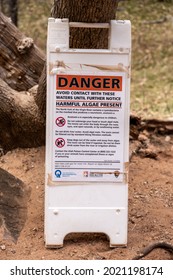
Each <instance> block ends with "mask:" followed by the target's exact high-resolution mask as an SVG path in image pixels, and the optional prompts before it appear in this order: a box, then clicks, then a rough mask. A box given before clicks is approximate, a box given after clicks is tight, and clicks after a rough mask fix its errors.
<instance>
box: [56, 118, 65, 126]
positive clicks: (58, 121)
mask: <svg viewBox="0 0 173 280" xmlns="http://www.w3.org/2000/svg"><path fill="white" fill-rule="evenodd" d="M55 122H56V125H57V126H59V127H62V126H64V125H65V123H66V120H65V119H64V118H63V117H58V118H57V119H56V121H55Z"/></svg>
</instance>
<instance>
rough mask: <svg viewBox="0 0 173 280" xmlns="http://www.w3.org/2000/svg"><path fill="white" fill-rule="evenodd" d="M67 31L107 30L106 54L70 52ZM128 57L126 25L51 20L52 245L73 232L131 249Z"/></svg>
mask: <svg viewBox="0 0 173 280" xmlns="http://www.w3.org/2000/svg"><path fill="white" fill-rule="evenodd" d="M70 27H78V28H79V27H87V28H91V27H94V28H97V27H98V28H100V27H101V28H109V48H108V49H106V50H105V49H99V50H96V49H71V48H69V29H70ZM130 57H131V24H130V22H129V21H124V20H123V21H122V20H117V21H116V20H112V21H111V22H110V24H86V23H70V22H69V21H68V19H54V18H50V19H49V21H48V39H47V124H46V178H45V180H46V186H45V243H46V246H47V247H61V246H63V241H64V238H65V236H66V235H67V234H69V233H72V232H100V233H105V234H106V235H107V236H108V237H109V240H110V246H111V247H115V246H126V245H127V224H128V223H127V221H128V161H129V99H130V97H129V96H130Z"/></svg>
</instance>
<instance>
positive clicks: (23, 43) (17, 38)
mask: <svg viewBox="0 0 173 280" xmlns="http://www.w3.org/2000/svg"><path fill="white" fill-rule="evenodd" d="M44 62H45V55H44V54H43V53H42V52H41V51H40V50H39V49H38V48H37V47H36V46H35V45H34V43H33V40H32V39H31V38H28V37H25V36H24V35H23V34H22V33H21V32H20V31H19V29H17V27H16V26H14V25H13V24H12V23H11V21H10V19H9V18H7V17H6V16H4V15H3V14H2V13H1V12H0V78H1V79H3V80H4V81H5V82H6V83H7V84H8V85H9V86H10V87H11V88H13V89H15V90H18V91H21V90H28V89H29V88H31V87H33V86H34V85H36V84H38V81H39V77H40V75H41V73H42V70H43V66H44Z"/></svg>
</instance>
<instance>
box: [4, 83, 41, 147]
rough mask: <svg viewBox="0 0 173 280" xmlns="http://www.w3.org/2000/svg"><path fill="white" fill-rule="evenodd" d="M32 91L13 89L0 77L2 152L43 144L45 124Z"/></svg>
mask: <svg viewBox="0 0 173 280" xmlns="http://www.w3.org/2000/svg"><path fill="white" fill-rule="evenodd" d="M33 91H34V89H33V90H30V91H28V92H26V91H25V92H18V91H15V90H13V89H11V88H10V87H9V86H8V85H7V84H6V83H5V82H4V81H2V80H1V79H0V120H1V121H0V145H1V146H2V148H3V151H4V152H6V151H8V150H12V149H14V148H17V147H36V146H40V145H43V144H44V140H45V124H44V120H43V117H42V115H41V114H40V111H39V110H38V107H37V105H36V104H35V101H34V94H33ZM35 91H37V89H35Z"/></svg>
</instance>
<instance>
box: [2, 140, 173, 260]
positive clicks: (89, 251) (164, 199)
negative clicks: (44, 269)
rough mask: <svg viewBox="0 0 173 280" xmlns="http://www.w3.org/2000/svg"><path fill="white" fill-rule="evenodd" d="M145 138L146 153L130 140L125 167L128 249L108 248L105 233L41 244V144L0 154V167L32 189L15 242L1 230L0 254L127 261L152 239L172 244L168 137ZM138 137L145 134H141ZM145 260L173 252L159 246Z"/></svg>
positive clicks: (172, 167)
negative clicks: (59, 243) (60, 244)
mask: <svg viewBox="0 0 173 280" xmlns="http://www.w3.org/2000/svg"><path fill="white" fill-rule="evenodd" d="M144 138H145V137H144ZM149 138H150V140H147V141H149V142H150V152H148V153H147V152H145V151H144V149H143V150H142V149H141V151H140V149H139V148H138V147H139V144H140V145H141V142H139V141H131V143H130V151H131V155H133V156H132V157H131V161H130V171H129V223H128V246H127V248H109V241H108V240H107V237H106V236H105V235H104V234H79V233H76V234H70V235H68V236H67V237H66V238H65V242H64V247H63V248H61V249H46V248H45V246H44V168H45V166H44V162H45V147H40V148H33V149H17V150H14V151H11V152H8V153H7V154H6V155H3V156H2V157H0V167H2V168H3V169H5V170H7V171H9V172H10V173H11V174H13V175H15V176H16V177H18V178H19V179H21V180H22V181H23V182H24V183H25V185H26V186H28V187H30V189H31V194H30V198H29V201H28V204H27V218H26V221H25V224H24V227H23V229H22V231H21V233H20V235H19V237H18V240H17V242H16V243H15V242H14V241H13V240H12V236H8V235H5V236H4V237H3V235H2V234H1V235H0V236H1V239H0V259H1V260H3V259H9V260H12V259H19V260H20V259H33V260H34V259H59V260H65V259H68V260H70V259H73V260H76V259H78V260H80V259H84V260H85V259H86V260H88V259H89V260H102V259H114V260H117V259H123V260H128V259H132V258H133V257H134V256H135V255H136V254H137V253H139V251H141V250H142V249H143V248H144V247H145V246H148V245H149V244H152V243H153V242H158V241H164V242H167V243H170V244H173V136H159V137H157V136H151V135H150V137H149ZM143 140H146V139H143V138H141V141H143ZM151 150H152V152H153V151H154V156H153V155H152V153H151ZM132 152H133V153H132ZM2 227H3V225H1V232H2V230H3V228H2ZM144 259H155V260H156V259H160V260H165V259H167V260H172V259H173V255H171V253H169V252H167V251H165V250H163V249H155V250H153V251H152V252H151V253H150V254H149V255H148V256H146V257H145V258H144Z"/></svg>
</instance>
